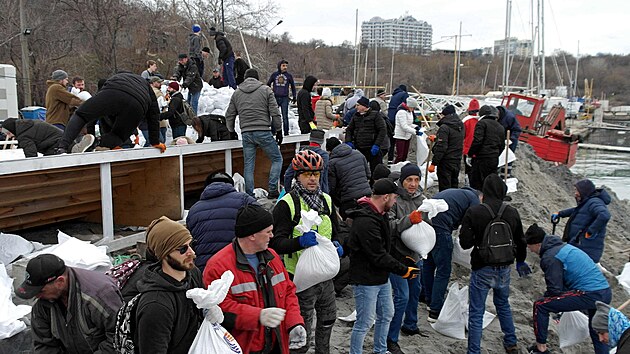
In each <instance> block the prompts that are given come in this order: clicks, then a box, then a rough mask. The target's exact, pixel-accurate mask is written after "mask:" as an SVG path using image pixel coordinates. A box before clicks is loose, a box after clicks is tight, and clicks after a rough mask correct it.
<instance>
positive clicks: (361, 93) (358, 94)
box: [354, 89, 365, 97]
mask: <svg viewBox="0 0 630 354" xmlns="http://www.w3.org/2000/svg"><path fill="white" fill-rule="evenodd" d="M354 96H357V97H363V96H365V93H363V90H361V89H356V90H354Z"/></svg>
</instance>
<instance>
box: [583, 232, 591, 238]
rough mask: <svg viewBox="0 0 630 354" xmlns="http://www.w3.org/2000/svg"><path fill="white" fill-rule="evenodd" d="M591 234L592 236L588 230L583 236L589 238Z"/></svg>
mask: <svg viewBox="0 0 630 354" xmlns="http://www.w3.org/2000/svg"><path fill="white" fill-rule="evenodd" d="M591 236H593V235H591V234H590V233H588V232H587V233H586V234H584V238H591Z"/></svg>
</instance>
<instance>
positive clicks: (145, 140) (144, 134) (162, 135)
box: [141, 127, 185, 147]
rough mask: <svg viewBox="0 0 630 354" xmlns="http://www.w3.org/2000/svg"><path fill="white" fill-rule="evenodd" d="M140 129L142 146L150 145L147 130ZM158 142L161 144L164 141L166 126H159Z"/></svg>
mask: <svg viewBox="0 0 630 354" xmlns="http://www.w3.org/2000/svg"><path fill="white" fill-rule="evenodd" d="M141 131H142V136H144V147H149V146H151V143H149V131H148V130H141ZM184 133H185V132H184ZM160 142H161V143H162V144H164V143H165V142H166V127H164V128H160Z"/></svg>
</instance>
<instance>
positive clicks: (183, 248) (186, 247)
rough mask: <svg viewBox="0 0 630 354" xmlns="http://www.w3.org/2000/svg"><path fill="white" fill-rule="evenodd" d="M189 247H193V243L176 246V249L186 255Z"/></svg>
mask: <svg viewBox="0 0 630 354" xmlns="http://www.w3.org/2000/svg"><path fill="white" fill-rule="evenodd" d="M189 248H191V249H192V244H188V245H183V246H179V247H177V248H176V250H177V252H179V254H181V255H184V254H186V252H188V249H189Z"/></svg>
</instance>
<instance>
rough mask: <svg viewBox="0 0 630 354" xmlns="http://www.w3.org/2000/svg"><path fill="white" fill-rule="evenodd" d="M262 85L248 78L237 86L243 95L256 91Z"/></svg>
mask: <svg viewBox="0 0 630 354" xmlns="http://www.w3.org/2000/svg"><path fill="white" fill-rule="evenodd" d="M262 85H263V84H262V82H260V81H258V80H256V79H254V78H253V77H248V78H247V79H245V81H243V82H242V83H241V84H240V85H238V89H239V90H241V91H243V92H245V93H252V92H254V91H256V90H258V88H259V87H260V86H262Z"/></svg>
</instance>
